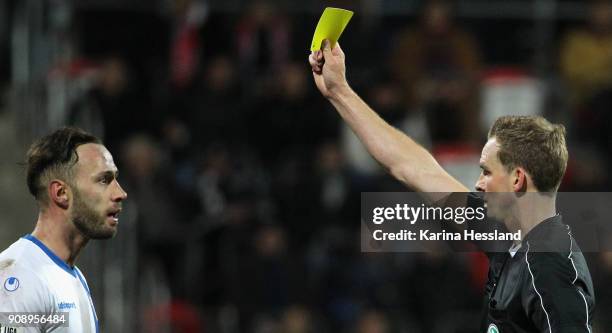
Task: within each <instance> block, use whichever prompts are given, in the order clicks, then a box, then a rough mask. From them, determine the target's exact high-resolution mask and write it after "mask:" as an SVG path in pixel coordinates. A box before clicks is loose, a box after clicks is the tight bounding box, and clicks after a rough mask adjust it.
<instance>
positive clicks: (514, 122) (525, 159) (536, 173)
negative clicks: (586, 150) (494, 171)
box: [488, 116, 568, 192]
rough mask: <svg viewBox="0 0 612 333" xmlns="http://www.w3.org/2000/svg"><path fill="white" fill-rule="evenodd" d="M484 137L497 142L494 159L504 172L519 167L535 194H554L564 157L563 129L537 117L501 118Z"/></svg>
mask: <svg viewBox="0 0 612 333" xmlns="http://www.w3.org/2000/svg"><path fill="white" fill-rule="evenodd" d="M488 137H489V139H491V138H495V139H496V140H497V143H498V144H499V152H498V158H499V160H500V161H501V163H502V165H504V166H505V167H506V169H507V170H508V171H510V170H512V169H513V168H515V167H522V168H524V169H525V171H527V173H528V174H529V175H531V178H532V180H533V183H534V185H535V187H536V188H537V190H538V191H540V192H556V191H557V189H558V188H559V185H560V184H561V179H562V178H563V175H564V174H565V168H566V167H567V157H568V154H567V146H566V144H565V127H564V126H563V125H560V124H551V123H550V122H549V121H548V120H546V119H544V118H542V117H539V116H503V117H500V118H498V119H497V120H496V121H495V123H494V124H493V126H492V127H491V130H490V131H489V135H488Z"/></svg>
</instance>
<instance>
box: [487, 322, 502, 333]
mask: <svg viewBox="0 0 612 333" xmlns="http://www.w3.org/2000/svg"><path fill="white" fill-rule="evenodd" d="M487 333H499V328H497V325H495V324H491V325H489V328H487Z"/></svg>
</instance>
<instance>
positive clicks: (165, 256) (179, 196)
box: [122, 134, 196, 295]
mask: <svg viewBox="0 0 612 333" xmlns="http://www.w3.org/2000/svg"><path fill="white" fill-rule="evenodd" d="M122 165H123V166H124V170H125V174H124V176H123V179H124V183H125V186H126V188H129V189H130V191H132V193H133V195H132V196H131V200H130V201H131V202H132V203H133V205H134V207H135V214H136V216H137V217H136V220H137V223H138V230H139V236H140V239H139V244H140V246H141V250H140V253H146V254H147V256H148V257H147V258H145V261H144V262H145V263H146V262H150V261H154V262H156V263H158V264H159V263H161V265H162V267H163V270H164V272H165V274H166V278H167V279H168V280H169V281H170V284H171V286H173V287H177V286H179V287H180V286H181V283H182V281H180V280H179V279H180V278H181V277H180V275H179V274H175V272H181V271H182V270H183V268H182V267H180V264H181V263H182V261H180V260H177V258H181V257H182V256H183V255H182V253H183V251H184V249H183V245H182V240H183V238H184V236H185V234H186V233H187V228H188V222H191V220H192V219H193V214H194V212H195V211H196V210H195V208H194V206H195V204H196V201H195V200H194V199H193V198H189V197H188V196H186V195H184V194H183V193H181V192H180V191H178V190H177V186H176V185H175V184H174V182H173V179H172V178H171V177H170V176H171V173H169V172H167V171H166V170H167V165H165V164H164V154H163V152H162V151H161V149H160V147H159V145H158V144H157V143H156V142H155V141H154V140H153V139H152V138H150V137H149V136H147V135H142V134H137V135H134V136H132V137H130V138H129V139H128V140H127V142H126V143H125V144H124V148H123V150H122ZM172 291H173V292H174V295H176V294H180V293H181V292H182V290H180V289H173V290H172Z"/></svg>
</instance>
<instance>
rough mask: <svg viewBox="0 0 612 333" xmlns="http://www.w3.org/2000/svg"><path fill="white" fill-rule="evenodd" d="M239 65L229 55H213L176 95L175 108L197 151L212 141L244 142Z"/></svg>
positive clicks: (173, 106)
mask: <svg viewBox="0 0 612 333" xmlns="http://www.w3.org/2000/svg"><path fill="white" fill-rule="evenodd" d="M237 75H238V73H237V68H236V65H235V62H234V61H233V59H231V58H230V57H228V56H226V55H217V56H214V57H213V58H212V59H210V61H209V62H208V63H206V64H205V67H204V72H203V74H202V75H199V76H198V78H197V79H196V80H195V82H194V84H193V86H192V87H191V88H190V89H188V90H187V91H186V93H185V94H184V95H181V96H176V97H177V98H175V100H174V102H173V105H172V108H171V109H172V110H173V111H174V113H175V114H176V117H178V118H179V119H180V120H181V121H182V122H184V123H185V124H186V126H187V128H188V129H189V133H191V137H192V142H191V143H192V145H193V148H194V149H196V150H200V151H202V150H206V149H207V148H208V146H209V145H210V144H211V143H212V142H224V143H228V144H232V143H241V142H244V141H245V140H244V135H245V134H244V133H245V129H244V127H245V126H246V121H245V119H244V117H243V111H244V108H245V106H246V104H247V103H246V102H245V100H244V99H243V98H241V97H242V94H241V90H240V88H239V86H238V81H237Z"/></svg>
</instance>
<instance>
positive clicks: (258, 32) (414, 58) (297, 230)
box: [0, 0, 612, 333]
mask: <svg viewBox="0 0 612 333" xmlns="http://www.w3.org/2000/svg"><path fill="white" fill-rule="evenodd" d="M343 4H344V3H343ZM346 5H347V6H348V7H350V6H351V2H348V1H347V2H346ZM454 9H455V7H454V3H452V2H448V1H441V0H433V1H426V2H424V3H423V4H422V5H421V6H420V9H419V10H418V15H414V16H410V17H403V16H402V17H391V18H389V19H385V18H383V19H380V20H378V21H376V22H372V20H370V19H368V18H367V17H365V18H364V16H362V15H361V14H360V13H359V12H357V13H356V15H355V17H354V19H353V21H352V22H351V23H350V24H349V26H348V28H347V31H346V32H345V35H344V36H343V37H342V39H341V42H342V47H343V49H344V51H345V53H346V54H347V66H348V73H347V76H348V78H349V81H350V82H351V84H352V85H353V87H354V89H355V90H357V91H358V92H359V93H360V94H361V95H362V96H364V98H365V100H366V101H367V102H368V103H369V104H370V105H371V106H372V107H373V108H374V109H375V110H376V111H377V112H379V114H380V115H381V116H382V117H383V118H384V119H386V120H387V121H389V122H390V123H392V124H393V125H395V126H397V127H398V128H399V129H401V130H403V131H405V132H406V133H408V134H409V135H411V136H412V137H414V138H415V139H416V140H417V141H419V142H421V143H423V144H424V145H425V146H426V147H427V148H428V149H430V150H431V151H432V152H434V154H435V155H436V156H437V157H438V158H439V160H440V161H441V163H442V164H443V165H444V166H445V167H446V168H448V169H449V170H450V171H451V173H453V174H455V175H456V176H457V177H459V178H460V179H462V180H463V181H464V182H465V183H466V185H468V186H469V187H470V188H472V187H473V182H474V181H475V179H476V178H475V177H476V175H477V174H478V172H479V171H478V167H477V161H478V157H479V154H480V148H481V146H482V144H483V143H484V141H485V139H486V131H487V129H488V126H489V125H490V119H494V117H495V116H496V115H497V114H498V113H499V112H513V113H514V112H518V113H538V114H543V115H545V116H546V117H548V118H549V119H551V120H553V121H557V122H562V123H563V124H564V125H565V126H566V128H567V130H568V138H569V145H570V162H569V166H568V171H567V175H566V179H565V180H564V182H563V185H562V188H561V190H562V191H607V190H609V189H610V188H611V187H612V176H610V173H609V172H607V170H609V168H610V166H611V162H612V161H610V156H612V154H611V152H612V112H611V111H612V4H611V3H610V2H609V1H593V2H592V3H591V4H590V5H589V12H588V15H587V19H586V20H585V21H577V22H570V24H567V26H564V27H563V28H561V29H559V34H558V38H557V39H556V41H558V45H557V46H556V48H555V50H554V52H552V54H551V55H550V57H549V59H548V60H549V62H550V68H551V70H550V72H549V73H545V75H541V74H542V73H538V72H537V70H535V69H534V68H533V66H531V62H530V61H531V59H530V58H529V57H527V58H525V59H522V61H521V62H517V63H510V64H507V63H500V62H499V61H495V60H492V59H491V58H493V57H494V56H492V55H494V54H495V51H491V50H488V49H487V47H488V45H486V43H483V42H482V40H484V39H486V38H490V37H483V36H489V34H490V32H489V31H487V25H486V23H485V24H482V23H480V25H479V24H470V23H471V22H470V21H469V20H467V21H463V20H460V19H458V18H457V17H456V16H455V12H454ZM169 13H170V14H168V15H167V16H163V17H161V16H158V15H157V14H154V13H151V14H142V13H128V14H126V13H121V14H118V13H117V12H113V11H110V12H100V11H96V10H87V11H81V12H77V13H75V14H74V15H75V22H74V29H75V31H76V32H75V34H74V35H75V36H74V38H75V44H76V45H77V46H78V52H77V55H76V56H75V58H74V59H72V60H71V63H69V64H66V65H65V66H64V67H65V71H66V72H70V74H69V75H71V77H73V78H74V77H77V78H79V77H87V82H88V84H87V85H86V89H83V90H82V91H81V92H80V93H79V94H78V95H77V96H76V97H75V98H73V99H72V100H71V102H70V105H69V110H68V111H67V115H66V122H67V123H68V124H71V125H76V126H80V127H83V128H85V129H87V130H89V131H92V132H94V133H96V134H98V135H100V136H101V137H103V139H104V141H105V143H106V145H107V146H108V147H109V149H110V151H111V152H112V153H113V154H114V156H115V159H116V162H117V163H118V166H119V169H120V172H121V176H120V181H121V183H122V185H123V186H124V187H125V189H126V191H127V192H128V193H129V201H130V203H129V204H128V208H127V209H129V210H131V214H133V216H135V219H134V221H135V225H134V228H133V230H135V232H136V234H137V239H138V242H137V244H138V253H140V256H141V258H140V259H139V260H138V266H139V268H138V269H139V271H140V270H144V268H143V267H144V266H146V265H150V264H151V263H154V264H155V265H158V266H159V267H161V270H162V275H163V276H164V277H165V280H166V281H167V282H166V283H167V285H168V286H169V290H170V294H171V300H170V301H169V303H168V304H165V305H164V304H150V305H147V307H146V308H143V309H142V312H143V313H148V315H150V316H151V317H150V319H151V320H147V321H143V322H142V323H141V325H143V327H144V328H146V329H148V330H151V331H155V329H154V328H153V327H154V326H155V325H156V324H158V323H157V321H156V320H158V321H159V320H161V319H159V316H155V311H156V306H168V307H170V308H171V309H172V313H173V315H172V318H171V319H169V321H170V322H169V323H167V324H169V325H171V326H173V327H174V328H175V331H176V332H198V331H205V332H261V333H264V332H288V333H301V332H321V331H323V332H325V331H339V332H360V333H378V332H380V333H382V332H474V331H476V329H477V327H478V322H479V318H480V309H481V304H482V302H481V300H482V297H481V296H482V291H483V284H484V281H485V279H486V276H485V275H486V267H487V266H486V264H487V262H486V258H485V257H484V256H483V255H479V254H473V253H463V254H457V253H442V252H441V253H424V254H381V253H362V252H361V250H360V223H359V220H360V200H361V198H360V194H361V192H364V191H403V190H405V189H403V188H402V187H401V186H400V185H399V184H397V183H396V182H395V181H394V180H392V179H391V178H390V177H389V176H387V175H385V174H384V173H383V172H382V171H381V169H380V168H379V167H378V165H377V164H376V163H375V162H374V161H372V160H371V158H370V157H369V156H368V154H367V152H365V151H364V150H363V148H362V147H361V145H360V144H359V143H358V141H357V139H356V138H355V137H354V135H353V134H352V133H351V132H350V130H349V129H348V128H347V127H346V126H345V125H343V124H342V122H341V121H340V119H339V117H338V115H337V114H336V113H335V112H334V110H333V108H332V107H331V105H330V104H329V103H328V102H327V101H326V100H325V99H324V98H323V97H322V96H320V94H319V93H318V92H317V91H316V88H315V86H314V83H313V82H312V78H311V73H310V69H309V66H308V62H307V56H308V54H309V51H308V46H309V43H310V39H311V37H312V32H313V30H314V26H315V24H316V22H317V18H318V16H319V15H320V13H318V12H317V13H302V12H289V11H287V10H282V9H281V7H278V6H276V5H275V4H274V3H273V2H271V1H263V0H256V1H251V2H249V5H248V8H244V10H243V11H241V12H220V11H219V12H218V11H214V10H211V9H210V7H209V6H208V5H207V3H206V2H200V1H195V0H194V1H189V0H180V1H174V2H172V8H170V10H169ZM107 22H114V24H108V23H107ZM495 38H496V39H497V40H500V39H501V40H502V42H503V39H504V36H496V37H495ZM508 42H511V41H508ZM489 47H490V46H489ZM507 48H508V49H512V48H513V46H512V45H509V46H507ZM515 48H518V46H516V47H515ZM519 56H522V54H519ZM497 58H500V57H499V56H497ZM502 58H503V57H502ZM0 59H2V54H0ZM2 71H3V67H2V66H0V72H2ZM66 75H68V74H66ZM551 78H552V79H551ZM588 260H589V264H590V265H591V267H597V269H596V271H595V272H594V278H595V280H596V281H595V286H596V292H597V298H598V312H599V313H598V316H597V318H596V321H597V324H596V325H597V327H598V329H599V330H600V331H601V332H604V331H605V332H607V331H612V322H611V321H610V319H609V318H606V317H605V316H604V313H606V312H607V313H610V311H611V310H612V304H611V302H612V288H610V286H609V281H611V279H612V256H611V255H610V254H605V253H604V254H590V255H589V257H588ZM149 326H151V327H149ZM144 328H143V329H144Z"/></svg>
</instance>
